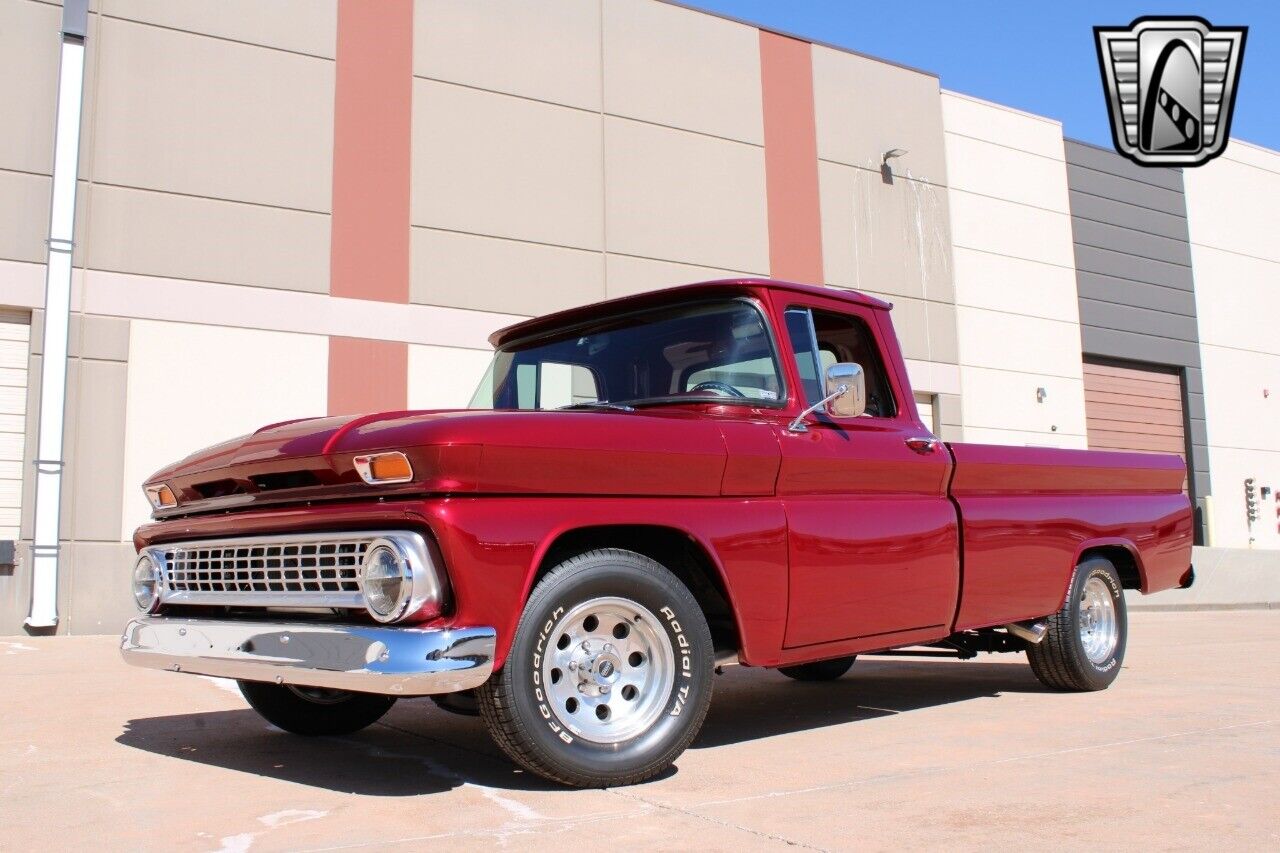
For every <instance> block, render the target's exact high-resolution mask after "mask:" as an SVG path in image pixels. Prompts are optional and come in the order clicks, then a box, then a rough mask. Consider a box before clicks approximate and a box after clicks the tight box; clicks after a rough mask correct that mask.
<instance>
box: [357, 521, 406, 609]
mask: <svg viewBox="0 0 1280 853" xmlns="http://www.w3.org/2000/svg"><path fill="white" fill-rule="evenodd" d="M363 575H364V583H363V584H362V590H363V592H364V604H365V607H366V608H367V609H368V610H369V614H370V615H371V616H373V618H374V619H377V620H378V621H379V622H394V621H395V620H396V619H399V618H400V617H401V616H403V615H404V610H405V607H406V606H407V605H408V604H409V598H410V596H412V595H413V569H412V567H411V566H410V565H409V561H408V560H407V559H406V558H405V556H404V554H402V553H401V552H400V550H399V549H398V548H396V547H395V546H394V545H392V544H390V543H388V542H385V541H384V542H379V543H377V544H375V545H374V546H373V547H372V548H370V549H369V550H368V551H367V552H366V553H365V555H364V572H363Z"/></svg>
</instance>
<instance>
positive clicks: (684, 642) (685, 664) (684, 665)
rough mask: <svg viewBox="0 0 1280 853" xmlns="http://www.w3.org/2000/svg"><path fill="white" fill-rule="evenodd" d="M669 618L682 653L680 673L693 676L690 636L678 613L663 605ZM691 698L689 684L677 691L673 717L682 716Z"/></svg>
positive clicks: (678, 648) (662, 610)
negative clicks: (681, 713)
mask: <svg viewBox="0 0 1280 853" xmlns="http://www.w3.org/2000/svg"><path fill="white" fill-rule="evenodd" d="M659 612H660V613H661V614H662V615H663V616H665V617H666V619H667V625H668V626H669V627H670V628H671V632H672V633H673V634H674V635H675V640H676V648H677V650H678V651H679V653H680V674H681V675H682V676H683V677H684V678H690V679H691V678H693V656H692V654H691V653H690V649H689V638H688V637H686V636H685V634H684V629H683V628H681V627H680V622H679V621H677V620H676V613H675V611H674V610H672V609H671V608H670V607H665V606H664V607H663V608H662V609H661V610H660V611H659ZM688 699H689V685H687V684H686V685H684V686H682V687H681V688H680V689H679V690H678V691H676V704H675V705H674V706H673V707H672V708H671V714H670V716H672V717H678V716H680V712H681V711H683V710H684V703H685V702H686V701H688Z"/></svg>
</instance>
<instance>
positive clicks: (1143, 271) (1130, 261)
mask: <svg viewBox="0 0 1280 853" xmlns="http://www.w3.org/2000/svg"><path fill="white" fill-rule="evenodd" d="M1076 269H1077V270H1084V271H1085V272H1092V273H1099V274H1101V275H1113V276H1116V277H1118V278H1127V279H1131V280H1133V281H1145V282H1147V283H1149V284H1159V285H1163V286H1164V287H1176V288H1178V289H1180V290H1185V291H1188V292H1190V291H1191V290H1192V289H1193V283H1192V280H1191V268H1190V267H1187V266H1183V265H1182V264H1172V263H1168V264H1167V263H1164V262H1163V261H1155V260H1151V259H1150V258H1139V257H1138V256H1137V255H1127V254H1125V253H1123V252H1114V251H1111V250H1110V249H1100V248H1098V247H1097V246H1084V245H1081V244H1080V243H1077V244H1076Z"/></svg>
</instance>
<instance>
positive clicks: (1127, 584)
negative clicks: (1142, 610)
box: [1080, 545, 1142, 589]
mask: <svg viewBox="0 0 1280 853" xmlns="http://www.w3.org/2000/svg"><path fill="white" fill-rule="evenodd" d="M1090 557H1105V558H1106V559H1108V560H1110V561H1111V565H1113V566H1115V567H1116V572H1118V573H1119V575H1120V586H1122V587H1123V588H1125V589H1141V588H1142V576H1141V575H1140V574H1138V563H1137V561H1136V560H1134V559H1133V554H1132V552H1130V551H1129V549H1128V548H1125V547H1123V546H1121V545H1100V546H1098V547H1097V548H1090V549H1088V550H1087V551H1085V552H1084V553H1082V554H1081V555H1080V562H1082V563H1083V562H1084V561H1085V560H1087V559H1089V558H1090Z"/></svg>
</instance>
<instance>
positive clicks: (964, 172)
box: [942, 92, 1085, 447]
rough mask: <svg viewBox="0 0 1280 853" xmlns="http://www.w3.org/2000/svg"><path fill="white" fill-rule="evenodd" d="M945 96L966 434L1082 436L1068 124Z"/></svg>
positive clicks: (1016, 438)
mask: <svg viewBox="0 0 1280 853" xmlns="http://www.w3.org/2000/svg"><path fill="white" fill-rule="evenodd" d="M942 105H943V110H942V116H943V123H944V128H945V130H946V151H947V168H948V173H949V174H950V175H951V219H952V222H953V228H954V232H955V234H954V244H953V253H954V257H955V293H956V297H955V298H956V312H957V318H958V321H957V335H958V338H959V341H958V343H959V352H958V355H959V364H960V387H961V390H962V391H963V394H964V398H963V404H962V405H963V411H964V420H963V423H964V429H963V438H964V440H965V441H973V442H984V443H990V444H1028V445H1045V446H1052V447H1084V446H1085V416H1084V381H1083V377H1082V374H1081V362H1080V327H1079V315H1078V312H1077V308H1076V285H1075V276H1074V269H1073V263H1072V252H1071V218H1070V210H1069V207H1068V202H1067V171H1066V164H1065V161H1064V158H1063V147H1062V126H1061V125H1060V124H1059V123H1058V122H1055V121H1051V120H1049V119H1045V118H1041V117H1040V116H1034V115H1030V114H1028V113H1023V112H1019V111H1017V110H1013V109H1010V108H1008V107H1003V106H1000V105H998V104H992V103H988V102H986V101H980V100H977V99H975V98H970V97H967V96H965V95H958V94H954V93H951V92H946V93H943V100H942ZM1042 389H1043V393H1041V390H1042Z"/></svg>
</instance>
